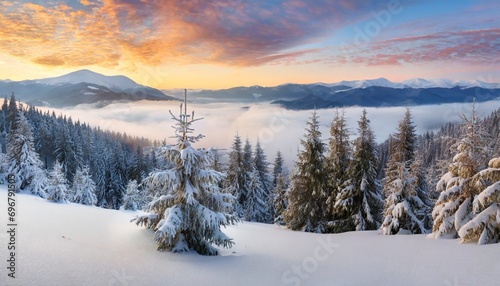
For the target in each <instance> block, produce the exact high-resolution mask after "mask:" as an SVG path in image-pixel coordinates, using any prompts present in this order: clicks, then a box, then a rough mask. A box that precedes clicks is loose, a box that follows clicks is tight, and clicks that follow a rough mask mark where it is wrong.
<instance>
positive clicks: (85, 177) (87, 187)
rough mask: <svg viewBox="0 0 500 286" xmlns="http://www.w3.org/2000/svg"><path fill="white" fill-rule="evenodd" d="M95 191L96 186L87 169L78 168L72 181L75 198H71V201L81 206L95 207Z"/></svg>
mask: <svg viewBox="0 0 500 286" xmlns="http://www.w3.org/2000/svg"><path fill="white" fill-rule="evenodd" d="M95 190H96V185H95V182H94V180H92V177H91V176H90V170H89V167H87V166H86V167H83V168H78V169H77V170H76V174H75V177H74V180H73V192H74V193H75V196H74V197H73V198H71V201H72V202H75V203H78V204H82V205H89V206H95V205H96V204H97V196H96V194H95Z"/></svg>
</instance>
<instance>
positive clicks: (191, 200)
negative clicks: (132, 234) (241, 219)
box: [135, 101, 236, 255]
mask: <svg viewBox="0 0 500 286" xmlns="http://www.w3.org/2000/svg"><path fill="white" fill-rule="evenodd" d="M184 104H186V101H185V102H184ZM171 114H172V113H171ZM172 117H173V119H174V120H175V121H176V126H175V128H176V134H177V135H176V136H177V140H178V144H177V145H176V146H173V147H171V148H169V149H168V151H167V156H168V158H169V160H170V161H171V162H172V163H173V164H174V167H173V168H171V169H169V170H165V171H160V172H156V173H152V174H151V175H150V176H152V177H153V180H152V182H153V184H156V185H157V186H158V187H161V188H162V189H161V191H162V192H163V193H162V195H161V196H160V197H157V198H156V199H154V200H153V201H152V202H151V203H150V204H149V207H148V211H149V212H151V213H150V214H147V215H143V216H139V217H136V219H135V221H136V223H137V224H138V225H144V226H146V227H148V228H152V229H154V230H155V234H154V239H155V241H156V242H157V244H158V250H171V251H173V252H182V251H189V250H195V251H196V252H198V253H200V254H203V255H217V254H218V250H217V249H216V248H215V247H214V246H212V244H215V245H218V246H223V247H231V246H232V245H233V243H234V242H233V241H232V239H230V238H229V237H227V236H226V235H225V234H224V233H223V232H222V231H221V229H220V227H221V226H226V225H229V224H233V223H234V222H236V218H235V217H233V216H232V215H231V214H229V211H230V209H231V207H232V204H231V202H232V200H233V196H231V195H230V194H226V193H222V192H221V191H220V189H219V187H218V182H219V180H221V179H222V177H223V175H222V174H221V173H219V172H217V171H214V170H211V169H207V165H208V164H209V160H208V156H209V154H208V151H206V150H199V149H194V148H193V147H192V146H191V143H194V142H196V141H198V140H199V139H201V138H202V137H203V136H202V135H198V136H192V135H189V133H191V132H192V129H191V127H190V125H191V124H192V123H193V122H194V121H196V120H199V119H194V112H193V114H192V115H188V114H187V112H186V109H184V112H183V111H182V105H181V113H180V116H179V117H176V116H174V115H172Z"/></svg>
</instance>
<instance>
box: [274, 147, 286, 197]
mask: <svg viewBox="0 0 500 286" xmlns="http://www.w3.org/2000/svg"><path fill="white" fill-rule="evenodd" d="M284 162H285V161H284V160H283V155H282V154H281V152H280V151H277V152H276V158H275V159H274V165H273V188H276V185H277V184H278V177H279V176H280V175H281V174H283V173H284V172H285V170H284Z"/></svg>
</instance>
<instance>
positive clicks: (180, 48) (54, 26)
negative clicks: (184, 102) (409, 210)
mask: <svg viewBox="0 0 500 286" xmlns="http://www.w3.org/2000/svg"><path fill="white" fill-rule="evenodd" d="M499 11H500V2H498V1H497V0H483V1H468V0H461V1H456V0H440V1H434V0H432V1H431V0H421V1H418V0H378V1H375V0H372V1H370V0H336V1H333V0H291V1H274V0H253V1H250V0H248V1H245V0H213V1H202V0H158V1H154V0H151V1H149V0H80V1H78V0H49V1H2V0H0V25H1V27H2V29H0V67H1V68H0V79H11V80H24V79H36V78H45V77H52V76H59V75H63V74H66V73H69V72H72V71H75V70H79V69H84V68H85V69H91V70H93V71H96V72H99V73H102V74H105V75H116V74H122V75H126V76H128V77H130V78H132V79H133V80H135V81H136V82H138V83H140V84H144V85H148V86H152V87H156V88H159V89H170V88H192V89H194V88H211V89H219V88H229V87H233V86H251V85H262V86H275V85H279V84H284V83H291V82H293V83H313V82H327V83H331V82H337V81H341V80H356V79H373V78H379V77H385V78H387V79H389V80H392V81H402V80H406V79H411V78H425V79H434V78H450V79H478V80H482V81H486V82H500V17H498V12H499Z"/></svg>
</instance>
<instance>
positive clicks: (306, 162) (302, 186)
mask: <svg viewBox="0 0 500 286" xmlns="http://www.w3.org/2000/svg"><path fill="white" fill-rule="evenodd" d="M307 126H308V127H307V128H306V135H305V140H301V144H302V146H303V150H302V151H301V152H300V154H299V158H298V161H297V162H296V167H295V168H296V172H294V174H293V175H292V181H291V187H290V194H289V200H290V203H289V206H288V209H287V211H286V212H285V221H286V223H287V225H288V227H289V228H291V229H293V230H302V231H306V232H324V231H325V221H324V218H323V214H324V211H325V207H326V206H325V201H326V192H325V189H326V182H325V177H326V172H325V170H324V163H325V158H324V150H325V146H324V144H323V142H321V132H320V131H319V123H318V116H317V114H316V111H314V112H313V114H312V116H311V118H310V121H309V122H307Z"/></svg>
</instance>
